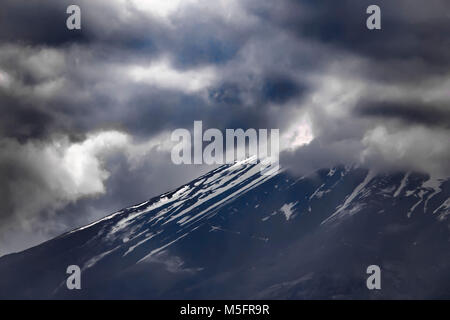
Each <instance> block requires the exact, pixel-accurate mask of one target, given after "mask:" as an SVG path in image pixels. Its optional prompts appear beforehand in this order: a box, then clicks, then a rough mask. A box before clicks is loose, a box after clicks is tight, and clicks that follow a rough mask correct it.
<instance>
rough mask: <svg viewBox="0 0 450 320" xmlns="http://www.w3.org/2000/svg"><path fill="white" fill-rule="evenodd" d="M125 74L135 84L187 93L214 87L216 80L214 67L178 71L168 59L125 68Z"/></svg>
mask: <svg viewBox="0 0 450 320" xmlns="http://www.w3.org/2000/svg"><path fill="white" fill-rule="evenodd" d="M124 68H125V70H124V72H125V74H127V75H128V77H129V78H130V79H131V80H132V81H135V82H141V83H145V84H147V85H150V86H155V87H158V88H165V89H175V90H180V91H183V92H187V93H192V92H196V91H200V90H202V89H204V88H206V87H208V86H210V85H212V84H213V83H214V81H215V79H216V70H215V68H213V67H209V66H206V67H199V68H195V69H189V70H177V69H175V68H173V67H172V65H171V64H170V62H169V60H168V59H161V60H158V61H155V62H153V63H151V64H150V65H148V66H142V65H134V66H125V67H124Z"/></svg>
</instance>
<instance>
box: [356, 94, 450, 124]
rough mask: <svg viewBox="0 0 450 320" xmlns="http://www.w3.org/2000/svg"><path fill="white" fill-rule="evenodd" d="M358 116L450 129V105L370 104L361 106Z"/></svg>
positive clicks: (403, 102)
mask: <svg viewBox="0 0 450 320" xmlns="http://www.w3.org/2000/svg"><path fill="white" fill-rule="evenodd" d="M355 111H356V114H357V115H359V116H362V117H374V118H381V119H396V120H400V121H402V122H404V123H409V124H422V125H426V126H441V127H443V128H446V129H450V105H448V104H447V105H442V106H436V105H430V104H426V103H418V102H416V101H401V102H393V101H388V102H368V103H363V104H361V105H360V106H359V107H358V108H357V109H356V110H355Z"/></svg>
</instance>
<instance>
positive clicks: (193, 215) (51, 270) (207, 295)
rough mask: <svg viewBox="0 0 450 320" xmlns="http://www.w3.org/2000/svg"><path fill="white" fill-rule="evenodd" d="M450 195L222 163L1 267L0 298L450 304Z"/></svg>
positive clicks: (342, 172)
mask: <svg viewBox="0 0 450 320" xmlns="http://www.w3.org/2000/svg"><path fill="white" fill-rule="evenodd" d="M449 194H450V179H433V178H430V177H429V176H426V175H423V174H418V173H411V172H410V173H401V172H399V173H395V174H376V173H374V172H372V171H369V170H367V169H363V168H358V167H344V166H342V167H337V168H332V169H326V170H319V171H317V172H315V173H314V174H311V175H308V176H303V177H295V176H293V175H291V174H290V173H289V171H283V170H281V171H279V172H278V173H277V174H275V175H271V176H265V175H261V173H260V165H259V164H254V163H251V162H248V161H242V162H239V163H236V164H234V165H224V166H222V167H220V168H217V169H215V170H213V171H211V172H209V173H207V174H206V175H203V176H201V177H199V178H197V179H195V180H193V181H192V182H190V183H188V184H186V185H184V186H181V187H180V188H178V189H176V190H174V191H171V192H168V193H165V194H162V195H160V196H158V197H155V198H153V199H151V200H149V201H146V202H143V203H141V204H138V205H135V206H132V207H129V208H126V209H122V210H120V211H118V212H116V213H114V214H111V215H109V216H106V217H105V218H103V219H101V220H98V221H96V222H94V223H92V224H90V225H87V226H84V227H82V228H79V229H76V230H73V231H71V232H68V233H66V234H63V235H61V236H59V237H57V238H55V239H52V240H50V241H47V242H45V243H43V244H41V245H39V246H36V247H33V248H31V249H28V250H25V251H23V252H20V253H14V254H10V255H7V256H4V257H2V258H0V274H1V275H2V276H1V277H0V298H2V299H11V298H37V299H78V298H89V299H104V298H117V299H119V298H145V299H220V298H224V299H354V298H360V299H371V298H374V299H377V298H394V299H400V298H450V250H449V246H450V243H449V241H450V230H449V220H448V217H449V214H450V198H449ZM70 265H77V266H79V267H80V269H81V290H69V289H68V288H67V286H66V279H67V278H68V277H69V275H68V274H66V270H67V267H68V266H70ZM370 265H377V266H379V267H380V270H381V289H380V290H369V289H368V288H367V286H366V280H367V278H368V277H369V275H368V274H367V273H366V271H367V268H368V266H370Z"/></svg>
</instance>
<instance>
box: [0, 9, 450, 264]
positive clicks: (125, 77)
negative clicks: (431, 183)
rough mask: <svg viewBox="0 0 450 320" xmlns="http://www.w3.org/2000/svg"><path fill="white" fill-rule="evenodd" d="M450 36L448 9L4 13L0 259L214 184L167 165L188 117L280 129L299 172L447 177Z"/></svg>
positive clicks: (285, 154)
mask: <svg viewBox="0 0 450 320" xmlns="http://www.w3.org/2000/svg"><path fill="white" fill-rule="evenodd" d="M71 4H76V5H78V6H79V7H80V8H81V30H68V29H67V27H66V19H67V18H68V16H69V15H68V14H67V13H66V9H67V7H68V6H69V5H71ZM372 4H376V5H378V6H379V7H380V8H381V27H382V28H381V30H368V29H367V27H366V19H367V18H368V16H369V15H368V14H367V13H366V9H367V7H368V6H369V5H372ZM449 35H450V3H449V2H448V0H428V1H426V2H425V1H423V0H397V1H386V0H371V1H367V0H358V1H356V0H353V1H352V0H341V1H335V0H321V1H312V0H298V1H294V0H277V1H258V0H216V1H208V0H183V1H181V0H147V1H145V0H142V1H138V0H85V1H84V0H78V1H76V0H71V1H65V0H1V6H0V110H1V117H0V255H3V254H6V253H10V252H14V251H19V250H23V249H25V248H28V247H30V246H33V245H36V244H38V243H40V242H42V241H45V240H48V239H50V238H52V237H54V236H57V235H59V234H61V233H63V232H66V231H68V230H71V229H73V228H76V227H79V226H82V225H85V224H87V223H89V222H92V221H93V220H96V219H99V218H101V217H103V216H105V215H107V214H109V213H112V212H115V211H117V210H120V209H121V208H124V207H127V206H130V205H133V204H136V203H139V202H142V201H145V200H147V199H149V198H151V197H153V196H157V195H158V194H161V193H163V192H166V191H169V190H171V189H174V188H176V187H178V186H179V185H181V184H183V183H186V182H188V181H190V180H191V179H193V178H195V177H197V176H199V175H200V174H203V173H205V172H207V171H209V170H211V169H212V168H213V167H211V166H207V165H175V164H173V163H172V162H171V160H170V152H171V148H172V146H173V145H172V142H171V140H170V135H171V132H172V131H173V130H175V129H177V128H186V129H192V127H193V122H194V121H195V120H201V121H203V126H204V127H205V129H206V128H217V129H219V130H225V129H227V128H242V129H248V128H256V129H259V128H266V129H273V128H277V129H279V130H280V143H281V150H282V152H281V164H282V166H284V167H287V168H289V170H291V171H292V173H293V174H297V175H302V174H306V173H310V172H312V171H314V170H316V169H319V168H326V167H331V166H336V165H342V164H343V165H347V164H356V165H362V166H366V167H370V168H374V169H377V170H385V171H393V170H416V171H421V172H425V173H428V174H430V175H433V176H449V175H450V151H449V150H450V148H449V147H450V144H449V139H448V137H449V131H450V99H449V94H450V50H449V48H450V36H449Z"/></svg>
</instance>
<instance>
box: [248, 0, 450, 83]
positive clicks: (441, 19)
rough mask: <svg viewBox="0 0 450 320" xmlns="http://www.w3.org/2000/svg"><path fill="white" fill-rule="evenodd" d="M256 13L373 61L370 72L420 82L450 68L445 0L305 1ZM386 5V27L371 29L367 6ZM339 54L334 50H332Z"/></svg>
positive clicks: (449, 26)
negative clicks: (367, 25) (367, 23)
mask: <svg viewBox="0 0 450 320" xmlns="http://www.w3.org/2000/svg"><path fill="white" fill-rule="evenodd" d="M282 2H283V5H282V6H281V8H280V7H277V8H273V7H271V6H269V7H268V8H267V9H266V10H262V12H261V9H255V11H256V12H257V13H258V14H260V15H261V16H263V17H264V18H266V19H270V20H271V21H273V22H274V23H276V24H277V25H279V26H281V27H282V28H284V29H285V30H286V31H288V32H292V33H293V34H295V35H297V36H298V37H299V38H309V39H312V40H314V41H319V42H321V43H325V44H327V45H329V46H333V47H335V48H336V49H339V50H346V51H349V52H351V53H354V54H357V55H359V56H362V57H365V58H368V59H370V60H372V63H373V64H374V65H376V67H374V66H372V67H371V68H369V69H368V70H366V73H367V75H369V76H372V77H376V78H379V79H380V80H381V81H386V80H391V81H392V80H402V81H408V80H411V81H412V80H417V79H420V78H421V77H423V76H424V75H425V74H427V75H432V74H443V73H444V74H445V71H444V70H447V71H448V69H449V67H450V51H449V50H448V49H447V48H448V47H449V46H450V39H449V37H448V36H447V35H448V34H449V32H450V19H449V15H450V5H449V4H448V2H447V1H445V0H431V1H427V3H426V5H425V4H424V2H423V1H421V0H412V1H411V0H400V1H387V0H380V1H376V2H374V1H370V0H362V1H353V0H343V1H333V0H325V1H299V0H284V1H282ZM373 4H376V5H378V6H379V7H380V8H381V16H382V17H381V19H382V20H381V21H382V29H381V30H377V31H371V30H368V29H367V28H366V19H367V17H368V15H367V14H366V9H367V8H368V7H369V6H370V5H373ZM331 54H333V52H331Z"/></svg>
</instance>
